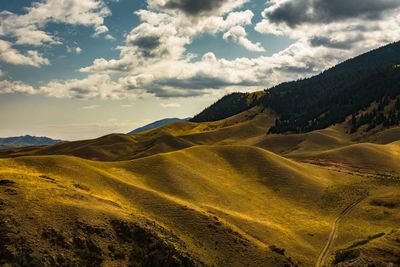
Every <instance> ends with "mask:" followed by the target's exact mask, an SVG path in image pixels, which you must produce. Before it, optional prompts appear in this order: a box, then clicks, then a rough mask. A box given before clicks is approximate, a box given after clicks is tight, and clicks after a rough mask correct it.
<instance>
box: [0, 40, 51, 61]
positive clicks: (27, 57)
mask: <svg viewBox="0 0 400 267" xmlns="http://www.w3.org/2000/svg"><path fill="white" fill-rule="evenodd" d="M0 61H4V62H6V63H9V64H15V65H29V66H33V67H40V66H41V65H48V64H50V62H49V60H48V59H47V58H45V57H43V55H42V54H40V53H39V52H37V51H33V50H28V51H27V52H26V53H25V54H22V53H20V52H19V51H18V50H16V49H14V48H12V44H11V43H10V42H7V41H3V40H0Z"/></svg>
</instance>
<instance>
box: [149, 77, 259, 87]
mask: <svg viewBox="0 0 400 267" xmlns="http://www.w3.org/2000/svg"><path fill="white" fill-rule="evenodd" d="M156 83H157V84H158V85H159V86H161V87H165V86H167V87H173V88H180V89H191V90H202V89H220V88H223V87H227V86H254V85H258V83H257V84H256V83H254V82H253V81H241V82H240V83H232V82H229V81H227V80H225V79H223V78H218V77H210V76H207V75H205V74H198V75H196V76H193V77H190V78H188V79H177V78H169V79H163V80H158V81H157V82H156Z"/></svg>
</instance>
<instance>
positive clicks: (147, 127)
mask: <svg viewBox="0 0 400 267" xmlns="http://www.w3.org/2000/svg"><path fill="white" fill-rule="evenodd" d="M188 120H190V118H186V119H179V118H167V119H162V120H159V121H155V122H152V123H150V124H147V125H145V126H143V127H139V128H137V129H135V130H133V131H131V132H129V133H128V134H134V133H140V132H144V131H148V130H152V129H155V128H158V127H160V126H165V125H167V124H171V123H174V122H180V121H188Z"/></svg>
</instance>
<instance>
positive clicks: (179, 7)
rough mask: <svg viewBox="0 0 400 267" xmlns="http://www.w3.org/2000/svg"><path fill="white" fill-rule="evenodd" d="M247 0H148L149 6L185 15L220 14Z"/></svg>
mask: <svg viewBox="0 0 400 267" xmlns="http://www.w3.org/2000/svg"><path fill="white" fill-rule="evenodd" d="M247 1H248V0H148V3H149V7H150V8H156V9H164V10H168V9H169V10H175V11H179V12H182V13H184V14H185V15H187V16H191V17H195V16H209V15H221V14H224V13H226V12H229V11H231V10H233V9H235V8H237V7H240V6H242V5H243V4H244V3H245V2H247Z"/></svg>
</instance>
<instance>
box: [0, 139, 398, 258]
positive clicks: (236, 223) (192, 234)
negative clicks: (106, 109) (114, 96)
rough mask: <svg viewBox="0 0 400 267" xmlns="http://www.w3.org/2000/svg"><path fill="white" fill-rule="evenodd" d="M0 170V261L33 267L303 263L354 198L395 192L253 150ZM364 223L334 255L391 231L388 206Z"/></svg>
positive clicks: (24, 162) (202, 150)
mask: <svg viewBox="0 0 400 267" xmlns="http://www.w3.org/2000/svg"><path fill="white" fill-rule="evenodd" d="M383 147H384V146H383ZM384 149H385V150H387V148H386V147H384ZM0 166H1V167H0V181H1V182H0V184H1V185H0V187H1V191H0V198H1V203H2V204H1V205H2V206H1V207H2V208H1V209H2V210H1V214H2V224H1V225H2V227H3V232H1V231H0V232H1V233H2V236H1V238H0V239H1V240H2V246H3V248H5V249H6V250H5V251H7V253H8V254H7V255H8V256H7V257H8V258H7V257H6V259H8V261H11V262H13V261H14V262H17V261H18V259H21V257H22V258H24V260H26V261H29V262H33V263H35V262H36V263H37V264H38V265H46V264H47V265H52V263H55V262H56V263H57V264H58V263H60V262H69V263H71V264H72V265H73V264H85V259H87V258H89V259H93V260H95V261H96V262H97V263H98V264H99V265H101V264H104V265H109V264H128V262H129V261H130V262H142V263H143V262H147V264H148V265H146V264H145V266H159V264H160V263H161V262H163V263H165V264H166V265H165V266H170V265H171V264H176V263H177V262H181V263H182V262H183V265H184V266H190V265H194V266H195V265H216V266H222V265H228V264H229V265H233V266H246V265H249V266H283V265H284V264H289V265H290V264H295V263H297V264H299V263H301V264H302V265H304V266H311V265H313V264H314V262H315V261H316V259H317V257H318V255H319V252H320V250H321V249H322V247H323V246H324V242H325V238H326V237H327V235H328V234H329V231H330V227H331V223H332V221H333V220H334V218H335V216H336V215H337V214H338V213H340V211H341V210H342V209H344V208H345V207H346V206H347V205H349V203H352V202H353V201H355V200H357V199H359V198H361V197H362V198H365V197H367V198H366V199H365V200H364V201H363V204H362V207H370V203H373V201H374V200H375V198H376V196H379V195H382V194H386V193H385V192H390V191H391V190H395V188H399V187H398V183H396V181H393V180H389V179H387V177H379V179H375V178H371V177H370V176H365V177H364V176H362V175H359V174H358V173H351V172H347V173H346V172H341V170H334V169H325V168H321V167H320V166H318V165H312V164H311V165H310V164H308V163H300V162H295V161H293V160H290V159H287V158H283V157H281V156H279V155H277V154H274V153H272V152H268V151H266V150H263V149H260V148H256V147H252V146H228V145H223V146H196V147H192V148H188V149H183V150H181V151H177V152H171V153H165V154H158V155H154V156H150V157H145V158H141V159H135V160H130V161H118V162H98V161H97V162H96V161H89V160H83V159H79V158H75V157H69V156H30V157H18V158H14V159H2V160H0ZM396 171H398V170H396V169H394V170H393V172H396ZM398 174H399V173H398ZM381 179H385V180H384V181H389V182H390V184H386V183H382V181H383V180H381ZM393 197H394V198H395V199H397V200H396V201H399V203H400V198H398V196H397V197H396V196H393ZM374 207H377V208H376V211H375V212H378V213H379V210H381V208H379V207H378V206H374ZM382 208H383V209H384V208H385V207H383V206H382ZM362 209H364V208H362ZM27 210H29V214H28V216H26V211H27ZM369 216H370V213H363V212H361V213H359V214H357V216H355V217H354V218H352V223H351V224H350V225H349V226H346V227H348V228H347V229H346V232H345V233H346V234H345V235H343V233H342V234H341V235H339V236H340V238H339V240H338V243H337V244H335V249H340V248H341V246H344V245H346V244H348V243H349V242H350V243H351V242H354V241H355V240H358V239H362V238H364V237H365V235H373V234H376V233H379V232H388V231H391V230H393V229H396V227H397V221H396V218H397V217H398V216H400V213H399V210H398V209H397V208H394V209H392V210H391V215H390V216H386V217H381V218H379V219H378V221H375V223H373V224H371V223H370V220H371V218H370V217H369ZM15 222H18V223H17V224H15ZM378 222H379V223H378ZM366 225H368V226H366ZM343 227H344V226H343ZM4 229H14V230H12V231H9V230H4ZM21 238H23V240H25V241H24V242H23V243H20V242H19V241H18V240H20V239H21ZM331 252H332V253H333V251H331ZM145 255H146V256H145ZM289 257H290V259H289ZM3 260H4V257H3ZM291 262H292V263H291ZM151 264H153V265H151Z"/></svg>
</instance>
